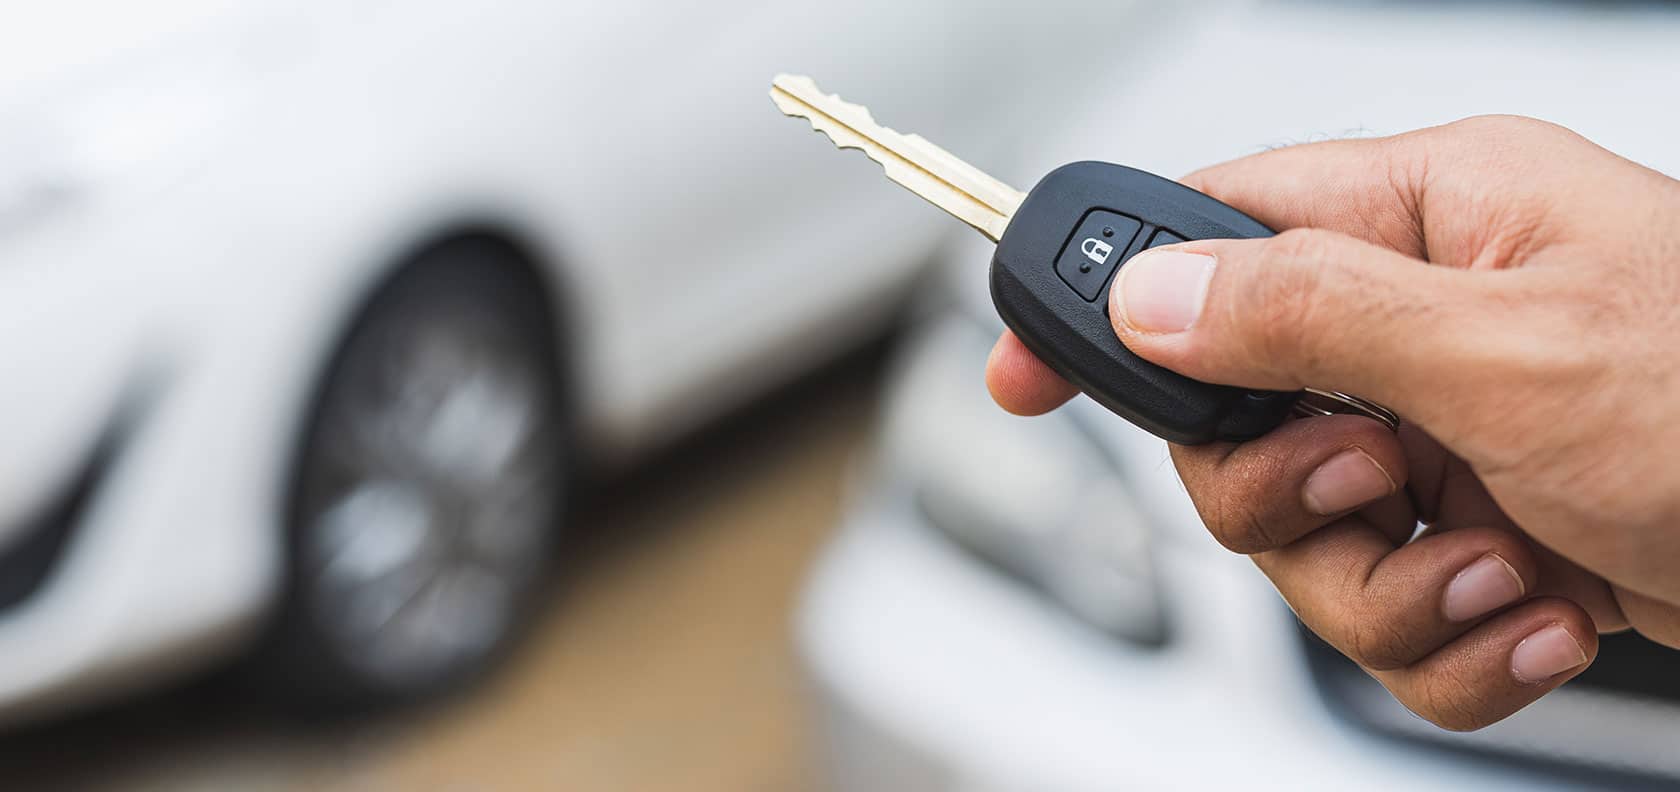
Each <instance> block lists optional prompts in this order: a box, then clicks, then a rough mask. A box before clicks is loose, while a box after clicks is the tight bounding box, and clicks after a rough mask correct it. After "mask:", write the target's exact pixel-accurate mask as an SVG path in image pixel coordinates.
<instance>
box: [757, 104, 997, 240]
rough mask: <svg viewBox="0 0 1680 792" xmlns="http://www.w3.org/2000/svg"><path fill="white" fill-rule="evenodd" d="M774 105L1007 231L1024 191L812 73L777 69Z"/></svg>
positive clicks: (980, 221) (890, 174) (979, 224)
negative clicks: (894, 126)
mask: <svg viewBox="0 0 1680 792" xmlns="http://www.w3.org/2000/svg"><path fill="white" fill-rule="evenodd" d="M770 99H771V101H773V102H775V103H776V107H777V108H779V109H781V111H782V112H783V113H784V114H786V115H790V116H793V117H795V118H804V119H807V120H809V121H810V122H811V127H812V128H813V129H815V130H816V131H818V132H821V133H823V134H825V135H828V138H829V140H832V141H834V145H835V146H836V147H838V148H842V149H858V150H859V151H862V152H863V153H864V154H866V155H868V157H869V158H870V159H872V160H875V161H876V162H878V163H880V164H881V167H882V169H884V170H885V171H886V172H887V178H889V179H892V180H893V181H895V182H898V183H899V184H900V185H902V186H904V187H905V188H906V189H908V190H909V191H910V192H913V193H915V194H917V195H919V196H921V197H922V198H924V199H926V200H927V201H928V202H929V203H931V204H933V205H934V206H937V207H939V208H941V209H944V210H945V211H946V212H949V213H950V214H951V215H952V216H954V217H956V218H957V219H958V220H961V221H963V222H965V223H967V224H969V225H971V226H973V227H974V228H975V230H978V231H979V232H980V233H982V234H985V235H986V237H987V238H988V239H991V240H992V241H993V242H996V241H998V240H999V239H1001V238H1002V237H1003V231H1004V229H1005V228H1007V227H1008V226H1009V218H1011V217H1013V216H1014V215H1015V210H1016V209H1018V208H1020V206H1021V202H1022V201H1023V200H1025V199H1026V197H1027V196H1026V194H1025V193H1023V192H1021V191H1020V190H1017V189H1015V188H1013V187H1010V186H1009V185H1007V184H1004V183H1003V182H1000V181H998V180H997V179H994V178H992V177H991V176H988V175H986V173H985V172H984V171H981V170H980V169H979V168H976V167H974V166H973V165H970V164H968V163H966V162H963V161H962V160H960V159H957V158H956V157H955V156H953V155H952V154H951V153H950V152H948V151H946V150H945V149H942V148H940V147H938V146H935V145H934V144H932V143H929V142H928V141H927V140H925V139H923V138H922V137H921V136H920V135H905V134H901V133H898V132H895V131H893V130H891V129H888V128H886V127H884V126H881V125H880V124H877V123H875V119H874V118H873V117H871V116H870V115H869V109H868V108H866V107H863V106H862V105H856V104H852V103H850V102H845V101H842V100H841V99H840V97H838V96H836V95H834V94H825V93H823V92H822V91H821V89H819V88H817V84H816V82H815V81H813V80H812V79H811V78H809V77H802V76H796V75H791V74H778V75H776V78H775V79H774V80H772V81H771V83H770Z"/></svg>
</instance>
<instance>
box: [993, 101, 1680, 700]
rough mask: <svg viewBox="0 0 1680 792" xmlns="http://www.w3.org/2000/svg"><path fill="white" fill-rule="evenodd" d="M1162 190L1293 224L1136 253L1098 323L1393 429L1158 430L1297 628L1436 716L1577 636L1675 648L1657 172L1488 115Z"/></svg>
mask: <svg viewBox="0 0 1680 792" xmlns="http://www.w3.org/2000/svg"><path fill="white" fill-rule="evenodd" d="M1185 183H1187V184H1189V185H1190V186H1193V187H1195V188H1197V189H1200V190H1202V191H1204V192H1207V193H1210V194H1212V195H1213V196H1215V197H1217V198H1220V199H1221V200H1224V201H1225V202H1226V203H1229V204H1231V205H1233V206H1235V207H1237V208H1239V209H1241V210H1243V211H1244V212H1247V213H1248V214H1250V215H1252V216H1253V217H1255V218H1256V219H1258V220H1260V221H1261V222H1264V223H1266V224H1267V225H1270V226H1271V227H1273V228H1278V229H1292V230H1286V231H1284V232H1283V233H1281V234H1279V235H1277V236H1276V237H1273V238H1270V239H1264V240H1218V241H1201V242H1187V243H1184V244H1180V245H1175V246H1172V247H1168V248H1160V249H1156V250H1152V251H1148V252H1145V253H1142V254H1139V255H1138V256H1137V257H1135V258H1133V259H1132V260H1131V261H1130V262H1128V263H1127V264H1126V266H1125V267H1123V268H1122V269H1121V274H1120V276H1119V278H1118V279H1117V281H1116V285H1115V287H1114V289H1113V290H1112V293H1111V295H1110V311H1109V314H1110V316H1111V317H1113V319H1114V329H1115V332H1116V333H1118V334H1119V336H1120V338H1121V340H1122V341H1124V342H1125V343H1126V345H1127V346H1128V347H1130V348H1131V349H1132V350H1133V351H1134V352H1136V353H1138V354H1139V355H1141V356H1143V357H1144V358H1147V359H1149V360H1152V361H1154V362H1156V363H1159V364H1161V365H1163V366H1166V367H1168V368H1170V369H1173V370H1175V371H1178V372H1181V373H1183V374H1186V375H1188V376H1191V377H1194V378H1196V379H1200V380H1206V381H1209V382H1217V383H1225V384H1230V385H1238V386H1242V387H1247V388H1269V389H1277V390H1293V389H1296V388H1301V387H1303V386H1308V385H1312V386H1317V387H1322V388H1333V389H1335V390H1341V391H1346V392H1349V393H1355V394H1359V395H1361V396H1364V397H1366V398H1370V399H1373V400H1375V401H1378V402H1381V403H1383V404H1385V405H1387V406H1389V407H1391V408H1393V409H1394V410H1395V411H1397V412H1398V413H1400V414H1401V415H1402V416H1403V418H1404V419H1405V421H1406V424H1405V426H1404V427H1403V429H1402V431H1401V432H1400V433H1399V435H1398V436H1396V435H1394V434H1392V433H1390V432H1389V431H1388V430H1386V429H1385V428H1383V427H1381V426H1379V425H1378V424H1377V423H1376V422H1374V421H1371V420H1369V419H1366V418H1359V417H1353V416H1333V417H1327V418H1313V419H1308V420H1298V421H1294V422H1291V423H1288V424H1285V425H1284V426H1283V427H1281V428H1279V429H1277V430H1276V431H1274V432H1272V433H1271V434H1269V435H1266V436H1265V437H1261V438H1259V439H1257V440H1253V441H1249V442H1246V443H1241V444H1234V445H1233V444H1224V445H1213V446H1199V447H1193V448H1192V447H1174V448H1173V449H1172V454H1173V459H1174V462H1175V463H1176V464H1177V467H1178V471H1179V474H1180V476H1181V477H1182V478H1183V480H1184V483H1185V486H1186V487H1187V489H1188V491H1189V493H1190V496H1191V499H1192V500H1193V501H1194V502H1195V504H1196V508H1197V510H1198V511H1199V512H1200V514H1201V516H1202V519H1203V520H1204V521H1205V522H1206V523H1207V526H1208V528H1209V530H1211V531H1212V532H1213V534H1214V536H1215V537H1216V538H1217V539H1218V540H1219V541H1220V542H1221V543H1222V544H1224V545H1225V546H1226V547H1228V548H1230V549H1232V550H1235V551H1237V552H1239V553H1246V554H1249V555H1250V556H1252V557H1253V559H1254V561H1255V563H1256V564H1258V565H1259V567H1260V569H1261V570H1262V571H1263V572H1265V573H1266V574H1267V575H1268V576H1269V577H1270V578H1271V579H1272V581H1273V583H1274V584H1275V585H1276V586H1277V588H1278V590H1279V591H1280V592H1281V593H1282V594H1283V596H1284V598H1285V599H1287V600H1288V601H1289V604H1290V606H1291V607H1293V608H1294V609H1295V612H1296V613H1297V614H1298V615H1299V616H1300V618H1301V620H1302V621H1303V622H1304V623H1305V624H1306V625H1307V626H1308V627H1310V628H1311V629H1312V630H1313V631H1314V632H1316V633H1318V635H1320V636H1321V637H1323V638H1324V639H1325V640H1326V641H1328V642H1330V643H1331V644H1332V645H1334V646H1335V647H1336V648H1338V649H1339V650H1341V651H1342V652H1344V653H1346V654H1347V655H1348V656H1349V657H1351V658H1353V659H1354V660H1355V661H1356V662H1358V663H1359V664H1360V665H1361V666H1363V667H1364V668H1365V669H1366V670H1367V671H1369V672H1370V673H1371V674H1372V675H1373V676H1375V677H1376V678H1377V679H1378V680H1380V681H1381V682H1382V683H1383V684H1384V685H1385V686H1387V687H1388V689H1389V690H1390V691H1391V692H1392V693H1393V694H1394V695H1395V696H1396V697H1397V698H1398V699H1399V700H1400V701H1401V702H1403V703H1404V704H1405V705H1406V706H1408V707H1410V708H1411V709H1412V710H1413V711H1414V712H1416V713H1418V714H1419V715H1421V716H1422V717H1424V718H1427V719H1429V720H1431V721H1433V722H1435V723H1437V724H1439V725H1441V726H1443V727H1446V728H1450V729H1474V728H1479V727H1481V726H1485V725H1487V724H1489V723H1493V722H1495V721H1498V720H1499V719H1501V718H1504V717H1505V716H1507V715H1509V714H1511V713H1512V712H1515V711H1516V710H1518V709H1521V708H1522V707H1524V706H1526V705H1528V704H1529V703H1530V702H1532V701H1534V700H1535V699H1537V698H1539V697H1540V696H1542V695H1544V694H1545V693H1547V692H1549V691H1550V690H1552V689H1553V688H1556V687H1557V686H1558V685H1560V684H1562V683H1563V682H1565V681H1567V680H1568V679H1569V678H1571V677H1573V676H1575V675H1576V674H1578V673H1580V671H1581V670H1583V669H1584V668H1585V667H1586V666H1587V664H1588V663H1590V662H1591V660H1592V658H1593V657H1594V655H1595V653H1596V652H1597V648H1598V641H1597V633H1599V632H1608V631H1615V630H1622V629H1626V628H1627V627H1629V626H1630V625H1631V626H1632V627H1633V628H1634V629H1636V630H1638V631H1639V632H1641V633H1643V634H1644V635H1646V636H1647V637H1649V638H1651V639H1653V640H1656V641H1659V642H1662V643H1665V644H1668V645H1670V646H1676V647H1680V607H1677V606H1680V398H1677V397H1680V388H1677V386H1680V182H1676V181H1674V180H1673V179H1670V178H1668V177H1666V176H1663V175H1661V174H1659V173H1656V172H1654V171H1651V170H1648V169H1646V168H1643V167H1641V166H1639V165H1636V164H1634V163H1632V162H1629V161H1627V160H1624V159H1621V158H1619V157H1617V156H1615V155H1613V154H1611V153H1610V152H1608V151H1605V150H1603V149H1601V148H1599V147H1597V146H1595V145H1593V144H1592V143H1590V142H1588V141H1586V140H1585V139H1583V138H1581V137H1579V136H1577V135H1575V134H1574V133H1572V132H1570V131H1568V130H1566V129H1563V128H1561V127H1557V126H1553V125H1550V124H1545V123H1542V122H1538V121H1533V120H1529V119H1521V118H1510V117H1487V118H1473V119H1468V120H1465V121H1461V122H1458V123H1455V124H1449V125H1447V126H1443V127H1437V128H1432V129H1425V130H1421V131H1418V132H1413V133H1409V134H1405V135H1400V136H1397V137H1392V138H1384V139H1375V140H1356V141H1336V142H1329V143H1317V144H1311V145H1303V146H1296V147H1293V148H1286V149H1280V150H1277V151H1271V152H1267V153H1264V154H1260V155H1257V156H1253V157H1249V158H1246V159H1242V160H1237V161H1235V162H1231V163H1227V164H1225V165H1220V166H1217V167H1214V168H1211V169H1208V170H1204V171H1201V172H1199V173H1196V174H1193V175H1191V176H1190V177H1188V178H1187V179H1185ZM1428 265H1435V266H1428ZM987 383H988V385H989V387H990V388H991V391H992V394H993V396H994V398H995V399H996V400H997V401H998V403H999V404H1001V405H1002V406H1003V407H1004V408H1006V409H1008V410H1010V411H1012V412H1015V413H1020V414H1038V413H1042V412H1045V411H1048V410H1050V409H1053V408H1054V407H1055V406H1057V405H1059V404H1060V403H1062V402H1063V401H1066V400H1067V399H1068V398H1070V397H1071V396H1072V395H1073V394H1074V393H1075V391H1074V389H1073V388H1072V386H1070V385H1068V384H1067V383H1066V382H1065V381H1063V380H1062V379H1060V378H1059V377H1058V376H1057V375H1056V374H1055V373H1053V372H1052V371H1051V370H1050V369H1049V368H1047V367H1046V366H1045V365H1044V364H1043V363H1041V362H1040V361H1038V360H1037V359H1036V358H1034V357H1033V356H1032V354H1031V353H1030V352H1028V351H1027V350H1026V348H1025V347H1023V346H1022V345H1021V343H1020V342H1019V341H1018V340H1017V339H1015V337H1014V336H1012V335H1010V334H1008V333H1005V334H1004V336H1003V338H1001V339H1000V340H999V341H998V344H997V346H996V348H995V349H994V350H993V352H992V357H991V360H990V362H989V364H988V366H987ZM1419 521H1421V522H1422V523H1424V524H1425V525H1426V526H1427V527H1426V529H1425V530H1424V531H1423V532H1422V533H1421V534H1420V535H1419V536H1418V537H1417V538H1412V533H1413V529H1414V528H1415V526H1416V524H1417V523H1418V522H1419ZM1676 662H1677V667H1680V655H1677V656H1676Z"/></svg>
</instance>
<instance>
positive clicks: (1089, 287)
mask: <svg viewBox="0 0 1680 792" xmlns="http://www.w3.org/2000/svg"><path fill="white" fill-rule="evenodd" d="M1141 228H1143V224H1142V223H1140V222H1138V221H1136V220H1133V219H1132V218H1130V217H1127V216H1125V215H1122V214H1115V213H1114V212H1105V211H1102V210H1100V209H1098V210H1093V211H1091V212H1089V213H1087V214H1086V215H1085V219H1083V220H1081V221H1079V227H1078V228H1076V229H1074V232H1073V236H1072V237H1070V238H1069V239H1068V243H1067V247H1065V248H1063V249H1062V253H1061V255H1059V256H1057V257H1056V274H1058V275H1060V276H1062V280H1063V281H1064V282H1066V283H1067V285H1068V286H1069V287H1070V288H1072V289H1073V290H1074V291H1076V292H1078V293H1079V296H1081V297H1084V298H1085V300H1086V301H1087V302H1089V301H1091V300H1095V299H1097V295H1098V294H1099V293H1101V292H1102V287H1103V284H1104V283H1107V282H1108V276H1110V275H1112V274H1114V270H1115V269H1116V268H1118V267H1119V266H1120V257H1121V256H1122V255H1124V254H1125V252H1126V248H1127V247H1128V246H1130V245H1131V244H1132V237H1135V236H1137V232H1138V230H1139V229H1141Z"/></svg>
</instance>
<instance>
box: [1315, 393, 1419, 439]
mask: <svg viewBox="0 0 1680 792" xmlns="http://www.w3.org/2000/svg"><path fill="white" fill-rule="evenodd" d="M1295 414H1296V415H1300V416H1305V417H1309V418H1310V417H1312V416H1317V415H1363V416H1365V417H1366V418H1370V419H1372V420H1375V421H1377V422H1379V423H1381V424H1382V425H1384V426H1387V427H1388V429H1389V431H1391V432H1398V431H1400V416H1398V415H1395V414H1394V411H1393V410H1390V409H1388V408H1387V407H1384V406H1382V405H1380V404H1377V403H1376V402H1374V401H1368V400H1366V399H1361V398H1359V397H1358V396H1352V395H1349V394H1346V393H1342V392H1341V391H1333V390H1319V389H1318V388H1307V389H1306V390H1305V392H1303V393H1302V395H1301V398H1300V400H1299V401H1297V402H1295Z"/></svg>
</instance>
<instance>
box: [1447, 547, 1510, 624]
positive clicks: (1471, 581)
mask: <svg viewBox="0 0 1680 792" xmlns="http://www.w3.org/2000/svg"><path fill="white" fill-rule="evenodd" d="M1522 595H1523V582H1522V576H1521V575H1518V574H1517V570H1515V569H1512V568H1511V565H1510V564H1508V563H1506V562H1505V559H1503V558H1500V557H1499V555H1498V554H1497V553H1488V554H1487V555H1485V556H1482V557H1481V558H1478V559H1476V561H1475V562H1474V563H1472V564H1471V565H1470V566H1467V567H1465V568H1464V570H1463V571H1461V572H1459V573H1458V575H1457V576H1456V577H1454V578H1453V579H1452V582H1451V583H1448V584H1447V593H1446V595H1445V596H1443V597H1442V598H1441V610H1442V612H1444V613H1445V614H1446V616H1447V620H1448V621H1455V622H1461V621H1467V620H1469V619H1474V618H1476V617H1477V616H1480V615H1482V614H1484V613H1488V612H1489V611H1492V610H1494V609H1496V608H1503V607H1505V606H1506V605H1509V604H1511V603H1513V602H1516V601H1517V600H1520V599H1522Z"/></svg>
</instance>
